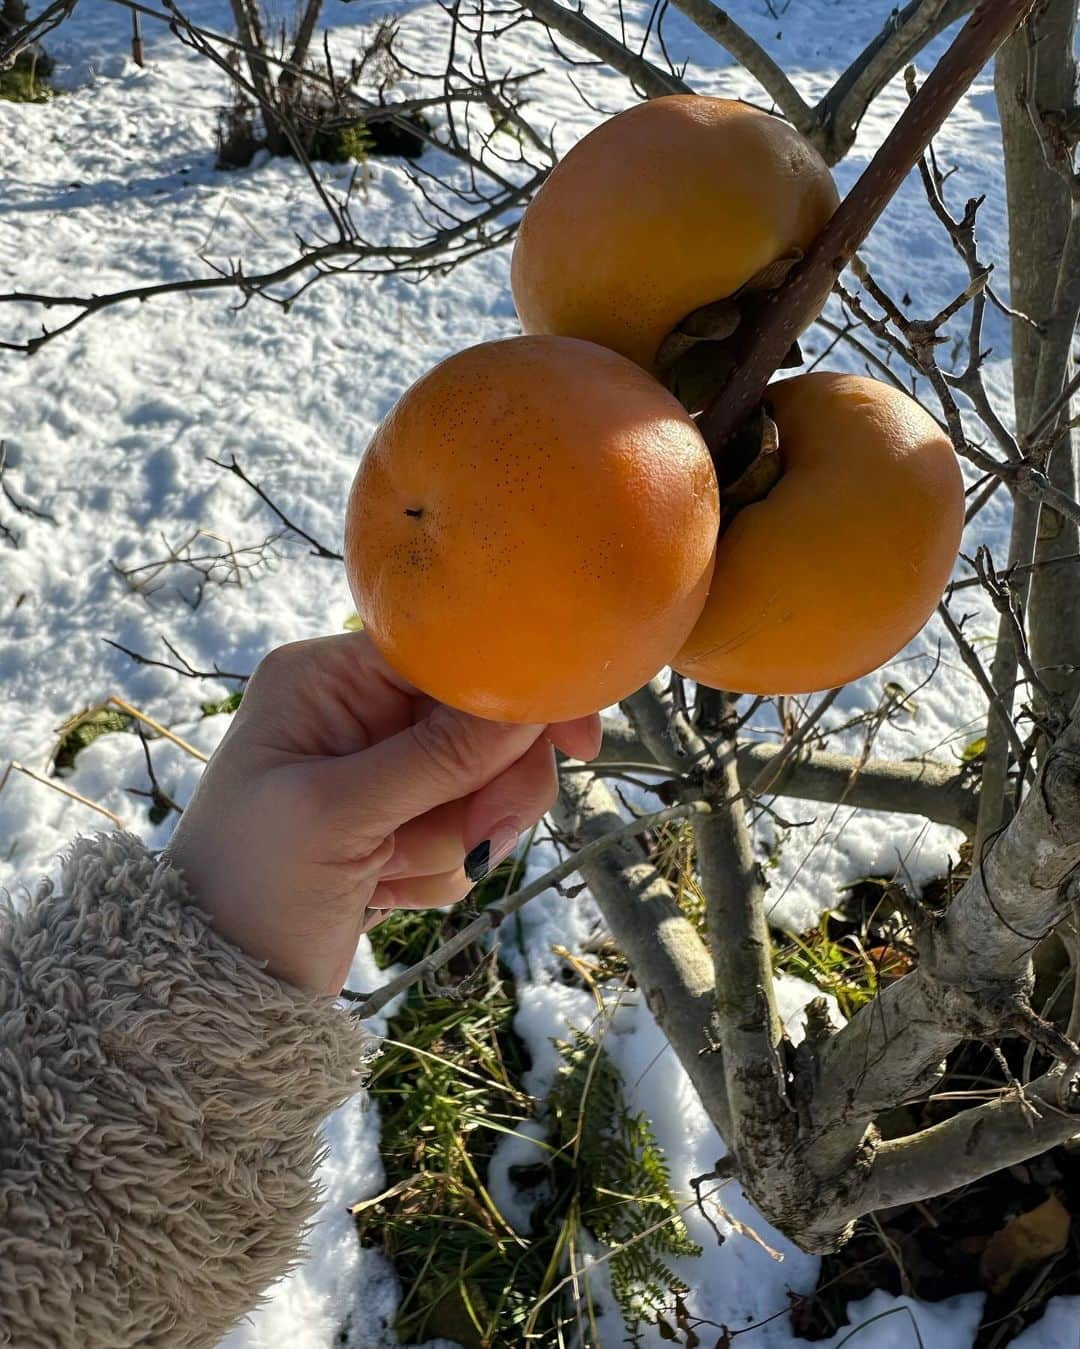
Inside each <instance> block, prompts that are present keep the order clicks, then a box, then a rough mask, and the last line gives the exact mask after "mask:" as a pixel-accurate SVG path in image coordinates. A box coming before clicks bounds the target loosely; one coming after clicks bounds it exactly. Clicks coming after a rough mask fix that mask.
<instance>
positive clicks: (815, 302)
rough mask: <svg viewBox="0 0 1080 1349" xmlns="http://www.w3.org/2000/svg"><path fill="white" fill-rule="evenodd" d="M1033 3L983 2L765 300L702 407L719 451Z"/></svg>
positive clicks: (705, 427) (705, 430)
mask: <svg viewBox="0 0 1080 1349" xmlns="http://www.w3.org/2000/svg"><path fill="white" fill-rule="evenodd" d="M1031 3H1032V0H982V3H981V4H980V5H979V6H978V8H977V9H976V11H975V13H974V14H973V15H972V16H971V18H970V19H969V20H968V22H967V23H966V24H965V25H964V27H963V29H962V30H961V32H960V34H959V35H958V37H957V38H956V40H955V41H954V42H953V44H952V46H951V47H950V48H949V50H948V51H947V52H946V53H945V55H944V56H943V57H942V59H941V60H940V61H939V62H938V64H937V65H936V66H935V67H934V70H933V71H932V72H931V74H930V75H929V76H928V77H927V79H926V82H925V83H924V84H923V86H922V88H921V89H920V90H919V92H918V93H917V94H916V96H915V97H914V98H913V99H912V100H911V102H910V103H909V104H908V106H907V108H906V109H905V111H904V113H903V114H902V116H901V117H900V119H899V120H898V121H897V123H896V125H895V126H894V127H893V129H892V131H891V132H890V133H889V135H888V136H887V137H886V139H885V141H884V143H883V144H882V146H881V147H880V149H879V150H878V152H877V153H876V154H875V155H874V157H873V159H872V160H871V161H870V164H869V165H868V167H867V168H866V170H865V171H864V172H863V174H862V176H861V177H860V178H859V180H858V181H857V182H856V184H855V186H854V187H853V188H852V189H851V191H850V192H849V193H848V195H847V196H846V197H845V198H844V200H843V201H842V202H841V203H840V206H839V207H838V209H837V211H836V213H835V214H834V215H833V217H832V219H831V220H830V221H829V223H828V224H827V225H826V226H825V229H824V230H822V232H821V234H820V235H819V236H818V238H817V239H816V240H815V242H814V243H813V244H812V245H811V247H810V249H809V251H808V253H807V255H806V257H805V258H804V259H803V260H802V262H800V263H798V264H797V265H796V267H795V268H794V270H793V271H792V273H791V275H790V277H789V279H788V281H787V284H786V285H784V286H783V287H781V288H780V289H779V290H777V291H774V292H772V293H771V294H770V295H768V297H767V298H766V299H765V301H764V302H763V304H762V306H761V310H760V313H759V315H758V316H757V317H756V320H755V322H754V323H753V324H750V325H748V326H749V328H750V329H751V330H752V331H753V343H752V347H751V349H750V351H748V352H747V353H746V354H745V356H744V358H743V359H742V361H741V362H740V363H739V364H738V365H737V366H736V368H735V370H734V371H733V372H732V374H731V376H730V377H729V379H728V380H727V382H726V384H725V385H724V386H723V388H722V389H721V391H720V392H719V393H718V394H717V395H716V397H715V398H714V399H713V400H712V402H711V403H710V404H709V405H708V407H706V409H705V411H704V412H703V413H702V416H701V419H700V422H699V425H700V427H701V431H702V434H703V435H704V437H705V439H706V441H707V442H708V444H709V445H710V447H711V448H712V449H713V451H714V452H718V451H719V450H720V449H721V448H722V447H723V445H724V444H726V442H727V440H728V439H729V437H730V436H731V435H733V434H734V433H735V432H736V431H737V430H738V429H739V428H740V427H741V426H742V425H743V423H744V422H745V420H746V418H747V417H748V416H749V414H750V413H751V412H752V411H753V409H754V408H755V407H756V406H757V404H758V403H759V402H760V401H761V397H762V394H763V392H764V390H765V387H766V385H767V384H768V381H769V380H770V379H771V378H772V375H773V372H774V371H775V370H777V369H779V368H780V365H781V363H782V362H783V359H784V357H785V356H786V354H787V352H788V351H789V350H790V348H791V344H792V342H793V341H794V340H795V338H796V336H797V335H798V333H799V332H801V331H802V329H803V328H804V327H805V326H806V324H807V323H808V322H809V321H810V320H811V319H812V318H813V316H814V315H815V314H816V312H817V309H818V307H819V304H820V298H821V296H822V295H824V294H827V293H828V291H829V289H830V288H831V286H832V284H833V282H834V281H835V280H836V278H837V277H838V276H839V274H840V272H841V271H842V270H843V268H844V267H845V266H846V264H847V263H848V262H849V261H850V259H851V258H852V257H853V256H854V255H855V250H856V249H857V248H858V246H859V245H860V244H861V243H862V241H863V239H864V238H865V237H866V235H867V234H868V233H869V231H870V228H871V227H872V225H873V224H874V222H875V220H877V218H878V216H879V215H880V214H881V211H882V210H883V209H884V207H885V205H886V203H887V202H888V201H889V200H890V199H891V198H892V196H893V194H894V193H895V191H896V189H897V188H898V187H899V185H900V183H901V182H902V181H903V179H904V177H905V176H906V175H907V173H908V172H909V170H910V169H911V168H913V167H914V165H915V164H916V163H917V162H918V160H919V158H920V156H921V155H922V153H923V151H924V150H925V149H926V147H927V145H928V144H929V143H930V139H931V137H932V136H933V135H934V134H935V132H936V131H937V130H938V128H939V127H940V126H941V124H942V122H943V121H944V120H945V118H946V117H947V116H948V115H949V113H950V112H951V111H952V109H953V107H954V106H955V105H956V103H957V101H958V100H959V98H960V97H961V95H962V94H963V92H964V90H965V89H966V88H967V87H968V85H969V84H970V83H971V81H972V80H973V79H974V78H975V76H976V75H977V74H978V72H979V71H980V70H981V69H982V67H983V65H985V63H986V61H987V60H988V58H989V57H990V56H991V55H992V54H993V52H994V51H995V50H996V48H997V47H998V45H999V44H1000V43H1001V42H1002V41H1003V40H1004V39H1005V38H1006V37H1007V36H1008V34H1009V33H1010V32H1011V30H1012V29H1013V28H1014V27H1015V26H1016V24H1017V23H1019V22H1020V20H1021V19H1022V18H1023V17H1024V15H1025V14H1026V13H1027V11H1028V10H1029V9H1030V7H1031Z"/></svg>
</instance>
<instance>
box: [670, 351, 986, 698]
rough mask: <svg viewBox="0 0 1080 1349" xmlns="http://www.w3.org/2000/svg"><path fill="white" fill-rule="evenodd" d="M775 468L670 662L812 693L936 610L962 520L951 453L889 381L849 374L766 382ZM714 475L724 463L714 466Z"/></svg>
mask: <svg viewBox="0 0 1080 1349" xmlns="http://www.w3.org/2000/svg"><path fill="white" fill-rule="evenodd" d="M767 407H768V410H769V412H770V415H771V416H772V418H773V419H774V421H775V423H776V426H777V428H778V431H779V451H778V453H779V457H780V477H779V480H778V481H777V482H776V484H775V485H774V486H773V487H772V489H771V490H770V491H769V492H768V493H767V495H766V496H765V497H764V498H763V499H762V500H760V501H757V502H754V503H753V504H750V505H747V506H745V507H743V508H742V509H741V510H739V511H738V513H737V514H735V515H734V518H733V519H731V522H730V524H729V525H728V526H727V527H726V528H725V529H724V530H723V531H722V533H721V536H720V540H719V544H718V546H717V552H716V567H715V570H714V572H713V580H712V586H711V588H710V591H709V598H708V600H707V601H706V603H705V608H704V610H703V611H702V614H701V617H700V618H699V620H698V622H697V624H696V625H695V627H694V630H693V632H692V633H691V634H690V636H689V638H688V639H687V641H686V643H685V645H684V646H683V648H682V650H681V651H680V652H679V654H678V655H677V656H676V658H675V660H674V662H673V664H674V667H675V669H677V670H678V671H680V672H681V673H682V674H685V675H689V676H692V677H693V678H694V679H696V680H698V681H699V682H701V683H703V684H708V685H711V686H713V687H716V688H722V689H729V690H731V691H732V692H737V693H763V694H772V693H809V692H812V691H814V690H819V689H827V688H835V687H836V686H837V685H838V684H844V683H847V681H848V680H851V679H858V678H859V677H860V676H862V675H865V674H868V673H869V672H870V671H871V670H874V669H876V668H877V667H878V666H879V665H882V664H884V662H885V661H887V660H889V659H890V657H892V656H894V655H895V654H896V653H897V651H899V650H900V649H901V648H902V647H903V646H905V645H906V644H907V643H908V642H909V641H910V640H911V638H912V637H914V636H915V634H916V633H917V632H918V631H919V629H920V628H921V627H922V626H923V624H924V623H925V622H926V620H927V619H928V618H929V616H930V614H931V613H932V612H933V610H934V607H935V606H936V604H937V602H938V600H939V599H940V598H941V592H942V589H943V588H944V586H945V583H946V582H947V581H948V579H949V575H950V573H951V571H952V567H953V563H954V562H955V560H956V554H957V550H958V549H959V547H960V535H961V531H962V529H963V524H964V487H963V480H962V478H961V475H960V469H959V467H958V465H957V462H956V455H955V453H954V452H953V448H952V445H951V444H950V442H949V440H948V438H947V437H946V436H945V435H944V434H943V433H942V431H941V430H940V428H939V427H938V425H937V423H936V422H935V421H934V420H933V418H932V417H931V416H930V415H929V414H928V413H927V412H925V411H924V410H923V409H922V408H921V407H920V406H919V405H918V403H916V402H915V401H914V400H913V399H911V398H909V397H908V396H907V394H905V393H902V392H901V391H900V390H899V389H896V388H894V387H893V386H891V385H889V384H884V383H881V382H880V381H878V380H873V379H867V378H864V377H863V376H860V375H842V374H808V375H796V376H795V377H794V378H792V379H785V380H781V381H779V382H778V383H776V384H772V385H770V386H769V388H768V391H767ZM719 470H720V476H721V479H723V477H724V474H725V469H724V464H723V462H722V460H721V462H720V464H719Z"/></svg>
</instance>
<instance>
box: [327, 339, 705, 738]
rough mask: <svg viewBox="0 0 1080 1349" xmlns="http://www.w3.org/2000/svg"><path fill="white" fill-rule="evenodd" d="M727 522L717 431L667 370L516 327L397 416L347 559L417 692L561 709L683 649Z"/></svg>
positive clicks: (497, 712) (578, 705) (368, 471)
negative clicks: (680, 393) (686, 403)
mask: <svg viewBox="0 0 1080 1349" xmlns="http://www.w3.org/2000/svg"><path fill="white" fill-rule="evenodd" d="M719 519H720V505H719V495H718V490H717V484H716V475H715V472H714V469H713V464H712V459H711V457H710V455H709V451H708V449H707V447H706V445H705V442H704V441H703V440H702V438H701V435H700V433H699V432H698V430H697V427H696V426H695V425H694V422H693V421H692V420H691V418H690V417H689V416H688V415H687V413H686V412H685V411H684V409H683V408H682V407H681V406H680V404H679V403H678V402H677V400H676V399H675V398H674V397H673V396H672V395H671V394H669V393H668V392H667V391H666V390H665V389H663V388H662V387H661V385H660V384H658V383H657V382H656V380H654V379H653V378H652V377H651V376H650V375H647V374H646V373H645V372H644V371H642V370H641V369H639V368H638V367H637V366H636V365H634V364H632V363H631V362H630V361H628V360H626V359H625V358H624V357H622V356H619V355H617V354H616V353H615V352H613V351H609V350H607V348H605V347H600V346H596V345H593V344H592V343H588V342H582V341H578V340H576V339H574V338H568V337H517V338H511V339H509V340H506V341H501V342H485V343H483V344H482V345H480V346H475V347H471V348H469V349H468V350H465V351H462V352H459V353H458V354H457V355H454V356H451V357H449V358H448V359H447V360H445V361H443V362H442V363H441V364H440V365H437V366H436V367H435V368H434V369H433V370H431V371H429V372H428V374H426V375H424V376H423V377H422V378H421V379H420V380H418V381H417V382H416V383H415V384H414V385H413V386H412V387H411V388H410V389H409V390H408V391H407V392H406V393H405V394H404V396H403V397H402V398H401V400H400V401H399V402H398V403H397V405H396V406H395V407H394V408H393V409H392V410H391V412H390V413H389V414H388V415H387V417H386V418H385V419H384V421H383V422H382V424H381V425H380V426H379V427H378V429H377V430H376V432H375V435H374V438H373V439H372V441H371V443H370V445H369V446H368V448H367V450H366V452H365V454H364V456H363V459H362V460H361V463H360V466H359V469H358V470H357V474H356V477H355V479H354V482H353V486H352V491H351V493H350V496H349V502H348V507H347V515H346V529H345V563H346V569H347V573H348V579H349V583H350V586H351V588H352V593H353V597H354V599H355V601H356V606H357V610H358V612H359V614H360V617H361V618H362V620H363V622H364V626H365V629H366V630H367V631H368V632H369V633H370V634H371V637H372V639H373V640H374V642H375V644H376V646H378V648H379V649H380V651H381V652H382V653H383V655H384V656H385V657H386V658H387V660H388V661H389V662H390V663H391V665H393V666H394V668H395V669H396V670H398V671H399V672H400V673H401V674H402V675H404V676H405V678H407V679H409V680H410V681H411V682H412V683H414V684H415V685H416V686H417V687H418V688H420V689H422V690H423V691H424V692H425V693H428V694H430V695H431V696H432V697H435V698H439V699H441V700H442V701H443V702H446V703H449V704H451V705H452V706H454V707H458V708H461V709H463V710H464V711H467V712H472V713H475V714H477V715H479V716H486V717H492V718H495V719H498V720H502V721H514V722H550V721H561V720H566V719H569V718H572V717H576V716H582V715H584V714H586V713H589V712H595V711H596V710H597V709H598V708H602V707H606V706H608V705H609V704H611V703H613V702H616V701H617V700H618V699H619V698H622V697H624V696H625V695H627V694H628V693H630V692H632V691H633V690H634V689H635V688H637V687H638V686H639V685H640V684H642V683H643V682H644V681H645V680H647V679H649V678H650V677H651V676H652V675H653V674H655V673H656V671H657V670H658V669H659V668H660V667H661V666H663V665H665V664H667V663H668V662H669V661H670V660H671V658H672V656H674V654H675V652H676V651H677V650H678V649H679V647H680V646H681V645H682V643H683V641H684V640H685V638H686V637H687V635H688V633H689V632H690V629H691V628H692V627H693V625H694V623H695V621H696V619H697V616H698V614H699V613H700V611H701V607H702V604H703V603H704V601H705V595H706V593H707V591H708V586H709V579H710V576H711V574H712V565H713V553H714V550H715V546H716V537H717V529H718V525H719Z"/></svg>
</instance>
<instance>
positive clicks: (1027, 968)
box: [810, 704, 1080, 1135]
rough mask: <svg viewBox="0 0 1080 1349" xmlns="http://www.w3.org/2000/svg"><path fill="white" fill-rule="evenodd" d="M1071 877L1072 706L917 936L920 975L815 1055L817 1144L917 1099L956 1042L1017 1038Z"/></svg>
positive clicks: (1077, 820) (1078, 785)
mask: <svg viewBox="0 0 1080 1349" xmlns="http://www.w3.org/2000/svg"><path fill="white" fill-rule="evenodd" d="M1078 866H1080V704H1078V705H1077V707H1076V708H1074V710H1073V717H1072V721H1071V722H1070V725H1069V727H1068V729H1067V730H1066V731H1065V733H1064V734H1063V735H1062V736H1061V737H1060V738H1059V739H1058V741H1057V742H1056V743H1055V745H1054V747H1053V749H1052V750H1051V751H1050V752H1049V754H1048V755H1047V757H1046V761H1045V763H1044V765H1043V768H1042V771H1041V773H1040V776H1039V781H1038V784H1037V786H1036V788H1035V789H1033V790H1032V791H1031V792H1029V793H1028V795H1027V797H1026V798H1025V800H1024V803H1023V805H1022V806H1021V808H1020V810H1019V811H1018V812H1017V814H1016V815H1015V816H1014V817H1013V820H1012V821H1011V823H1010V824H1009V826H1008V827H1007V828H1006V829H1005V831H1004V832H1003V833H1002V834H1001V835H999V837H998V838H997V840H996V841H995V843H994V845H993V847H991V848H990V849H989V851H988V852H987V854H986V855H985V857H984V858H983V859H982V861H981V865H978V866H977V867H976V870H975V871H974V873H973V874H972V876H971V878H970V879H969V880H968V881H967V882H966V883H965V884H964V885H963V887H962V888H961V889H960V891H959V893H958V894H957V895H956V896H955V897H954V898H953V899H952V901H951V903H950V905H949V908H948V910H947V911H946V912H945V914H944V915H942V916H940V917H928V918H926V919H925V920H924V921H923V922H922V924H921V927H920V930H919V932H918V946H919V951H920V960H919V966H918V968H917V969H916V970H914V971H913V972H912V973H911V974H909V975H906V976H905V977H904V978H902V979H899V980H897V982H896V983H893V984H890V985H889V986H888V987H886V988H885V989H883V990H882V992H881V993H880V994H879V996H878V997H877V998H875V1000H874V1001H873V1003H871V1004H868V1006H867V1007H865V1008H862V1009H861V1010H860V1011H859V1012H857V1013H856V1015H855V1016H854V1017H852V1019H851V1020H850V1021H849V1022H848V1023H847V1025H846V1026H844V1028H843V1029H842V1030H840V1031H838V1032H837V1033H836V1034H835V1035H834V1036H832V1037H831V1038H830V1039H829V1040H827V1041H826V1042H825V1043H824V1044H823V1045H821V1046H820V1047H819V1048H818V1050H817V1076H816V1084H815V1090H814V1093H813V1098H812V1102H811V1106H810V1110H811V1112H812V1115H813V1118H814V1120H815V1124H816V1126H817V1133H818V1134H819V1135H824V1134H828V1133H829V1132H830V1131H831V1130H834V1129H836V1128H837V1126H838V1125H839V1126H844V1127H846V1128H847V1129H849V1130H851V1129H854V1130H858V1129H859V1128H860V1127H865V1126H867V1125H869V1123H870V1122H871V1121H872V1119H873V1117H874V1115H875V1114H876V1113H877V1112H878V1111H880V1110H882V1109H884V1108H886V1107H887V1106H891V1105H895V1104H897V1103H898V1102H901V1101H904V1100H906V1099H910V1098H911V1096H912V1095H913V1094H917V1093H918V1092H919V1091H920V1090H923V1089H925V1087H926V1085H927V1083H928V1081H929V1080H931V1079H932V1078H933V1076H934V1074H935V1072H936V1065H937V1064H938V1063H939V1062H940V1060H941V1059H942V1058H944V1055H945V1054H946V1053H947V1052H948V1051H949V1050H950V1049H951V1048H952V1047H953V1046H954V1045H955V1044H957V1043H958V1042H959V1041H960V1040H961V1039H963V1038H971V1037H986V1036H993V1035H994V1034H998V1033H1001V1031H1002V1028H1003V1027H1004V1026H1008V1027H1009V1028H1010V1029H1014V1030H1015V1027H1016V1018H1017V1015H1018V1011H1019V1010H1021V1009H1023V1008H1024V1007H1025V1006H1026V1000H1027V997H1028V994H1029V992H1030V988H1031V954H1032V952H1033V950H1034V949H1035V947H1036V946H1037V945H1038V943H1039V942H1040V941H1041V940H1042V938H1043V937H1044V936H1045V935H1046V934H1047V933H1049V932H1050V931H1052V930H1053V928H1054V927H1056V926H1057V925H1058V924H1059V923H1060V922H1061V921H1062V919H1063V918H1064V917H1065V916H1066V914H1067V913H1068V912H1069V909H1070V907H1071V905H1072V902H1073V898H1072V896H1071V894H1070V890H1069V883H1070V881H1071V879H1072V877H1073V874H1074V872H1075V871H1076V868H1077V867H1078Z"/></svg>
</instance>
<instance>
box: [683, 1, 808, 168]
mask: <svg viewBox="0 0 1080 1349" xmlns="http://www.w3.org/2000/svg"><path fill="white" fill-rule="evenodd" d="M671 3H672V5H673V6H674V7H675V8H676V9H678V10H681V12H682V13H683V14H685V15H686V17H687V18H688V19H690V20H692V21H693V22H694V23H696V24H697V26H698V27H699V28H700V29H701V31H702V32H703V33H705V34H706V35H707V36H708V37H711V38H712V39H713V41H714V42H716V43H718V44H719V45H720V46H721V47H723V48H724V50H725V51H726V52H729V53H730V54H731V55H732V56H733V57H734V58H735V60H736V61H738V63H739V64H740V65H741V66H742V67H743V68H744V69H745V70H747V71H749V73H750V74H751V75H753V77H754V79H755V80H757V82H758V84H760V85H761V87H762V88H763V89H764V90H765V92H766V93H767V94H768V95H769V97H770V98H771V99H772V100H773V102H774V103H775V104H776V106H777V107H778V108H779V109H780V111H781V112H782V113H783V114H784V116H785V117H786V118H787V119H788V121H789V122H791V124H792V125H793V126H794V127H795V128H796V129H797V130H799V131H801V132H802V134H803V135H804V136H806V137H807V139H808V140H810V141H816V139H817V132H818V125H819V124H818V122H817V119H816V118H815V116H814V112H813V109H812V108H811V107H810V105H809V104H808V103H807V102H806V100H805V99H804V98H803V97H802V95H801V94H800V93H799V91H798V90H797V89H796V88H795V86H794V85H793V84H792V83H791V81H790V80H789V79H788V77H787V75H786V74H785V73H784V71H783V69H782V68H781V67H780V66H779V65H778V64H777V63H776V62H775V61H774V60H773V58H772V57H771V56H770V55H769V53H768V52H767V51H766V50H765V48H764V47H762V46H761V45H760V44H759V43H758V42H756V41H755V40H754V38H752V37H751V36H750V34H749V33H748V32H747V31H746V30H745V29H744V28H740V27H739V25H738V24H737V23H736V22H735V20H734V19H733V18H732V17H731V15H730V14H728V12H727V10H725V9H721V8H720V6H719V5H714V4H713V3H712V0H671Z"/></svg>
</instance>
